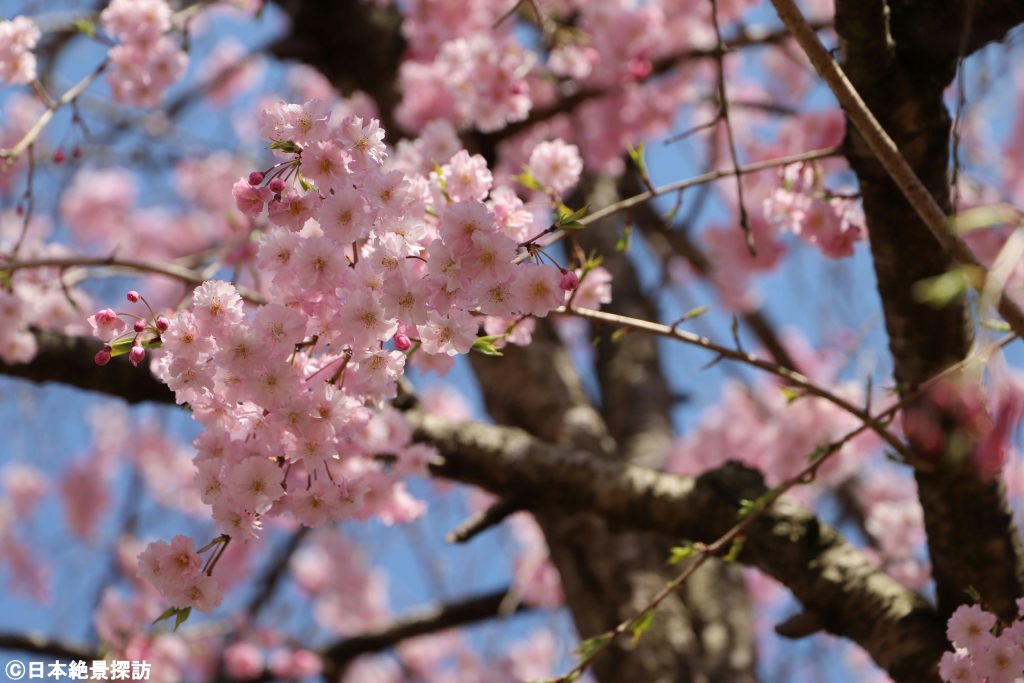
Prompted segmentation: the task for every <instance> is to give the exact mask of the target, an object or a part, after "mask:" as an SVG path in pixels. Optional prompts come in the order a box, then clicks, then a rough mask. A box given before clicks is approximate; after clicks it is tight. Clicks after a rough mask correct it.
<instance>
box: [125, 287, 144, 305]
mask: <svg viewBox="0 0 1024 683" xmlns="http://www.w3.org/2000/svg"><path fill="white" fill-rule="evenodd" d="M141 298H142V295H141V294H139V293H138V292H136V291H135V290H134V289H133V290H131V291H130V292H128V301H130V302H132V303H133V304H134V303H135V302H136V301H138V300H139V299H141Z"/></svg>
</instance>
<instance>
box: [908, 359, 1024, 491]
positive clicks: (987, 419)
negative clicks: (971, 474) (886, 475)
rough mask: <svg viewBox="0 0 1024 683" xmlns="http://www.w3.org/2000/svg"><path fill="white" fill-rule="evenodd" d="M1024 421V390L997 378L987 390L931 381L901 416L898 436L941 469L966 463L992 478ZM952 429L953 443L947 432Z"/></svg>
mask: <svg viewBox="0 0 1024 683" xmlns="http://www.w3.org/2000/svg"><path fill="white" fill-rule="evenodd" d="M1022 416H1024V387H1022V386H1021V384H1020V381H1019V380H1018V379H1015V378H1014V377H1013V376H1010V375H1006V376H1000V377H998V378H997V380H996V381H995V382H994V386H993V387H992V388H991V389H988V388H986V387H985V386H984V385H983V384H982V383H981V382H979V381H976V380H974V379H972V378H970V377H967V376H954V377H950V378H945V379H942V380H940V381H937V382H933V383H932V384H931V385H929V386H928V387H927V389H926V390H925V392H924V397H923V400H921V401H918V402H916V403H915V404H914V405H912V406H910V407H908V408H907V409H906V410H905V411H904V412H903V414H902V426H903V431H904V433H905V434H906V437H907V440H908V441H910V443H912V444H913V445H914V449H915V451H917V452H918V453H920V454H921V455H922V456H923V457H925V458H928V459H931V460H934V461H937V462H942V463H943V464H944V466H953V467H956V466H960V465H962V464H964V463H968V464H969V465H970V466H971V467H973V468H974V470H975V472H977V473H978V474H979V475H980V476H982V477H984V478H986V479H989V480H991V479H994V478H996V477H998V476H999V474H1000V473H1001V472H1002V471H1003V466H1004V465H1005V464H1006V461H1007V456H1008V454H1009V453H1010V452H1011V451H1012V440H1013V433H1014V430H1016V428H1017V425H1018V424H1019V423H1020V419H1021V417H1022ZM950 426H952V427H953V428H954V429H953V433H954V435H955V438H950V437H948V436H947V435H946V434H947V433H948V431H949V429H950Z"/></svg>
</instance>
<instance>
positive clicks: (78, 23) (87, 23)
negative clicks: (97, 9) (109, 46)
mask: <svg viewBox="0 0 1024 683" xmlns="http://www.w3.org/2000/svg"><path fill="white" fill-rule="evenodd" d="M75 30H76V31H78V32H79V33H84V34H85V35H87V36H88V37H90V38H95V37H96V24H94V23H93V22H92V21H91V20H89V19H86V18H85V17H82V18H80V19H75Z"/></svg>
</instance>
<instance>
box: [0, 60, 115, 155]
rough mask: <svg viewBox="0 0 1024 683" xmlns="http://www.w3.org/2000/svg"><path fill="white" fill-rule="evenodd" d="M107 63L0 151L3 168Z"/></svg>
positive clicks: (52, 105)
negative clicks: (10, 144) (12, 144)
mask: <svg viewBox="0 0 1024 683" xmlns="http://www.w3.org/2000/svg"><path fill="white" fill-rule="evenodd" d="M107 64H109V61H108V60H106V59H104V60H103V61H102V62H101V63H100V65H99V66H97V67H96V68H95V69H93V70H92V72H91V73H89V75H87V76H86V77H85V78H83V79H82V80H80V81H79V82H78V83H76V84H75V85H73V86H72V87H71V88H70V89H68V91H67V92H65V93H64V94H63V95H61V96H60V97H59V98H57V99H56V100H54V101H53V102H51V103H50V104H49V106H48V107H47V108H46V110H45V111H44V112H43V113H42V114H41V115H40V116H39V118H38V119H36V122H35V123H34V124H33V125H32V127H31V128H29V129H28V132H26V133H25V134H24V135H23V136H22V137H21V139H20V140H18V142H16V143H15V144H14V146H13V147H9V148H7V149H0V159H3V160H4V165H5V166H10V165H11V164H12V163H14V160H15V159H16V158H17V157H18V156H19V155H20V154H21V153H22V152H24V151H25V150H26V149H27V148H28V146H29V145H31V144H32V143H33V142H35V141H36V139H37V138H38V137H39V135H40V134H41V133H42V132H43V130H45V129H46V126H48V125H49V123H50V121H51V120H52V119H53V116H54V114H56V113H57V110H58V109H60V108H61V107H64V106H66V105H68V104H71V103H72V102H74V101H75V99H77V98H78V97H79V96H80V95H81V94H82V93H83V92H85V89H86V88H88V87H89V86H90V85H91V84H92V82H93V81H95V80H96V79H97V78H98V77H99V75H100V74H102V73H103V72H104V70H106V68H107Z"/></svg>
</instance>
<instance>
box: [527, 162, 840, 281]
mask: <svg viewBox="0 0 1024 683" xmlns="http://www.w3.org/2000/svg"><path fill="white" fill-rule="evenodd" d="M838 154H839V148H838V147H827V148H824V149H814V150H810V151H808V152H801V153H800V154H792V155H789V156H784V157H776V158H774V159H766V160H764V161H756V162H753V163H750V164H744V165H741V166H740V167H739V168H736V169H733V168H724V169H719V170H717V171H711V172H709V173H702V174H701V175H698V176H694V177H692V178H686V179H685V180H679V181H676V182H674V183H669V184H667V185H661V186H660V187H656V188H654V190H653V191H652V190H647V191H646V192H641V193H640V194H636V195H633V196H632V197H628V198H626V199H623V200H622V201H618V202H615V203H614V204H610V205H609V206H606V207H605V208H603V209H601V210H599V211H595V212H594V213H592V214H589V215H587V216H584V217H582V218H581V219H580V221H579V223H580V227H586V226H588V225H590V224H591V223H596V222H597V221H599V220H602V219H604V218H607V217H608V216H613V215H615V214H617V213H619V212H621V211H625V210H627V209H629V208H632V207H634V206H636V205H637V204H641V203H643V202H648V201H650V200H652V199H654V198H655V197H660V196H662V195H666V194H671V193H673V192H678V191H679V190H685V189H686V188H689V187H695V186H697V185H704V184H706V183H712V182H715V181H716V180H721V179H723V178H731V177H733V176H735V175H736V174H737V173H739V174H741V175H742V174H747V173H756V172H758V171H764V170H767V169H770V168H776V167H779V166H787V165H789V164H796V163H800V162H803V161H814V160H816V159H826V158H828V157H833V156H837V155H838ZM567 232H571V231H567V230H564V229H561V228H559V227H557V225H556V226H552V227H550V228H548V229H547V230H545V231H544V232H543V233H541V234H540V235H537V236H536V237H534V238H532V239H531V240H529V241H528V242H527V244H535V245H538V246H542V247H546V246H549V245H551V244H554V243H555V242H558V241H559V240H561V239H563V238H564V237H565V236H566V233H567ZM527 258H529V254H521V255H520V256H519V257H518V258H517V261H524V260H526V259H527Z"/></svg>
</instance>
